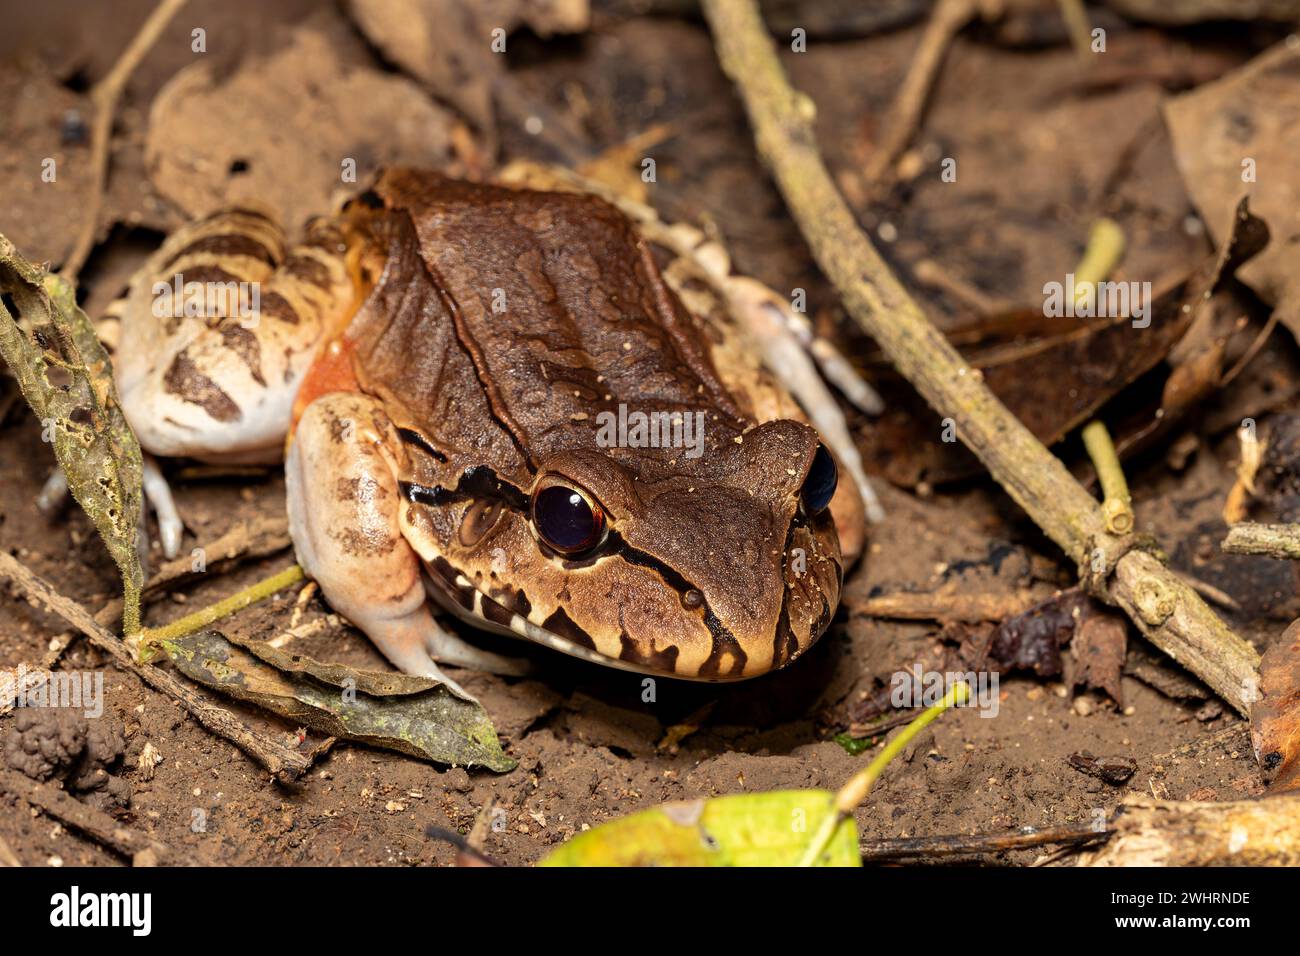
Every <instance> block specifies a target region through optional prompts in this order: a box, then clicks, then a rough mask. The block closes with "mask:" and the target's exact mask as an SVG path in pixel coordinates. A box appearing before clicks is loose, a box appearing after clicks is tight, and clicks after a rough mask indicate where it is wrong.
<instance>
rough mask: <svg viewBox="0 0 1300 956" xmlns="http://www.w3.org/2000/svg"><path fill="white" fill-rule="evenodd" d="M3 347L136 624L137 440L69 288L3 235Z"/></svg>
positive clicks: (140, 580)
mask: <svg viewBox="0 0 1300 956" xmlns="http://www.w3.org/2000/svg"><path fill="white" fill-rule="evenodd" d="M0 293H3V294H4V295H5V296H6V297H7V298H8V301H10V302H12V303H13V305H14V307H15V308H16V310H17V312H18V315H17V316H14V315H11V314H10V313H9V309H8V307H7V305H6V304H5V302H4V301H0V356H3V357H4V360H5V361H6V362H7V363H8V364H9V367H10V369H12V370H13V373H14V378H16V379H17V380H18V387H19V388H20V389H22V393H23V397H24V398H25V399H26V400H27V404H28V405H30V406H31V408H32V411H34V412H35V413H36V417H37V418H39V419H40V421H41V427H42V429H43V431H44V433H45V434H46V435H47V437H48V440H50V441H51V442H52V443H53V445H54V457H55V458H56V459H58V462H59V465H60V466H62V468H63V472H64V474H65V475H66V476H67V479H68V488H69V489H70V490H71V492H72V496H73V497H74V498H76V499H77V502H78V504H80V505H81V507H82V508H84V509H85V511H86V514H88V515H89V516H90V520H91V521H92V522H94V525H95V528H96V529H97V530H98V531H99V534H100V537H101V538H103V539H104V545H105V546H106V547H107V548H108V552H109V554H110V555H112V557H113V560H114V561H115V562H116V563H117V566H118V569H119V570H120V572H121V574H122V585H123V590H124V592H125V600H124V607H123V614H122V619H123V625H124V629H125V631H126V633H128V634H130V633H132V632H134V631H137V630H139V626H140V588H141V587H142V586H143V584H144V568H143V567H142V566H141V563H140V557H139V553H138V552H137V549H136V546H137V541H138V535H139V529H140V516H141V458H140V445H139V443H138V442H137V441H136V438H135V434H134V433H133V432H132V431H131V426H130V425H128V424H127V422H126V418H125V417H124V416H123V415H122V410H121V407H120V406H119V404H118V400H117V389H116V387H115V386H114V384H113V366H112V363H111V362H110V360H109V357H108V353H107V352H105V351H104V347H103V346H102V345H101V344H100V342H99V339H98V338H97V337H96V336H95V330H94V328H93V327H92V326H91V324H90V320H89V319H87V318H86V313H84V312H82V311H81V309H80V308H78V307H77V300H76V294H75V290H74V289H73V288H72V286H70V285H69V284H68V283H67V282H65V281H63V280H62V279H61V278H59V277H58V276H57V275H52V274H50V273H47V272H44V271H43V270H41V269H38V268H37V267H36V266H33V265H32V264H31V263H30V262H28V261H27V260H26V259H24V258H23V257H22V256H21V255H19V254H18V251H17V250H16V249H15V248H14V246H13V243H11V242H10V241H9V240H8V239H6V238H5V237H4V236H0Z"/></svg>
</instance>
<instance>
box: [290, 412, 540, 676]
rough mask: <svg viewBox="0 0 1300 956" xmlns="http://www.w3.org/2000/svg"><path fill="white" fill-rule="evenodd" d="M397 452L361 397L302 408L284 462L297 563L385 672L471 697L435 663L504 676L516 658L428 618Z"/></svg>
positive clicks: (514, 669)
mask: <svg viewBox="0 0 1300 956" xmlns="http://www.w3.org/2000/svg"><path fill="white" fill-rule="evenodd" d="M400 449H401V442H400V440H399V439H398V437H397V435H396V432H395V430H394V428H393V425H392V423H391V422H390V421H389V420H388V417H387V416H386V415H385V414H384V413H383V411H382V410H381V409H380V408H379V406H378V405H377V404H376V403H375V402H374V401H373V400H371V399H369V398H367V397H365V396H363V395H359V394H356V393H347V392H335V393H333V394H330V395H326V396H323V397H321V398H318V399H316V400H315V401H314V402H312V403H311V404H310V405H308V406H307V408H306V410H305V411H304V412H303V415H302V418H300V419H299V421H298V424H297V426H296V427H295V429H294V433H293V441H292V443H291V444H290V446H289V453H288V457H287V459H286V462H285V480H286V483H287V486H288V487H287V491H288V496H287V497H288V507H289V527H290V530H291V532H292V534H293V541H294V546H295V548H296V549H297V552H298V561H299V562H300V563H301V564H302V566H303V568H304V570H306V572H307V573H308V574H309V575H310V576H311V577H312V578H314V579H315V580H316V583H317V584H318V585H319V586H320V589H321V591H322V592H323V593H324V595H325V598H326V600H328V601H329V603H330V604H331V605H332V606H333V607H334V609H335V610H337V611H338V612H339V613H341V614H342V615H343V616H344V617H346V618H348V620H350V621H351V622H352V623H353V624H355V625H356V626H357V627H359V628H360V629H361V630H362V631H364V632H365V633H366V636H368V637H369V638H370V639H371V640H372V641H374V643H375V646H376V647H378V648H379V650H380V651H382V652H383V654H384V656H385V657H387V658H388V660H389V661H391V662H392V663H393V664H394V666H396V667H397V668H399V669H400V670H403V671H405V672H406V673H408V674H417V675H420V676H424V677H432V678H435V679H437V680H441V681H444V682H446V683H447V684H448V686H450V687H451V688H452V689H453V690H455V691H456V692H457V693H458V694H461V695H462V696H464V697H466V698H467V699H471V700H472V699H473V698H471V697H470V696H469V695H468V694H467V693H465V691H464V690H462V689H461V688H460V687H459V686H458V685H457V684H456V683H455V682H454V681H452V680H451V679H450V678H448V677H447V676H446V675H445V674H443V672H442V671H441V670H440V669H439V667H438V664H437V661H442V662H444V663H448V664H455V665H458V666H463V667H469V668H473V669H475V670H485V671H490V672H493V673H507V674H518V673H520V672H521V671H520V662H519V661H517V660H512V659H511V658H506V657H502V656H501V655H498V654H492V653H489V652H487V651H483V650H480V649H479V648H476V647H473V646H472V645H470V644H468V643H466V642H465V641H463V640H461V639H460V638H459V637H457V636H456V635H454V634H450V633H448V632H446V631H444V630H443V629H442V628H441V627H439V625H438V624H437V622H436V621H435V620H434V618H433V615H432V613H431V612H430V610H429V604H428V601H427V596H426V593H425V581H424V567H423V564H422V563H421V561H420V558H419V556H418V555H417V554H416V553H415V550H414V549H413V548H412V547H411V546H410V544H409V543H407V541H406V539H405V538H404V537H403V536H402V529H401V526H400V513H401V508H400V497H399V496H400V491H399V488H398V482H397V471H396V464H397V462H396V458H395V455H396V454H401V451H400ZM435 659H436V660H435Z"/></svg>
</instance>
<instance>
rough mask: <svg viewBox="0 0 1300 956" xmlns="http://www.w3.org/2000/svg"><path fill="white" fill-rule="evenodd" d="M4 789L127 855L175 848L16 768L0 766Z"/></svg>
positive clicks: (163, 852)
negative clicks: (170, 847) (39, 781)
mask: <svg viewBox="0 0 1300 956" xmlns="http://www.w3.org/2000/svg"><path fill="white" fill-rule="evenodd" d="M0 790H7V791H8V792H9V793H12V794H13V795H14V796H15V797H20V798H21V799H23V800H26V801H27V802H28V803H30V804H31V805H32V806H34V807H39V808H40V809H42V810H44V811H45V812H46V813H48V814H49V815H50V816H52V817H54V818H55V819H56V820H59V821H60V822H62V823H66V824H67V825H68V826H70V827H72V828H73V829H75V830H78V831H80V832H81V833H84V834H86V836H88V837H90V838H91V839H92V840H94V841H95V842H96V843H99V844H100V845H102V846H105V847H107V848H108V849H110V850H114V851H116V852H118V853H121V854H122V855H123V856H126V857H133V856H135V854H137V853H140V852H142V851H144V850H152V851H153V853H154V855H155V856H157V857H158V858H160V859H162V858H165V857H166V856H167V854H169V853H170V852H171V850H170V849H169V848H168V846H167V844H165V843H162V842H161V841H159V840H155V839H154V838H153V837H151V836H147V835H146V834H143V833H140V832H139V831H137V830H132V829H131V828H130V827H126V826H123V825H122V824H120V823H118V822H117V821H116V820H114V819H113V818H112V817H110V816H109V815H108V814H107V813H104V812H103V811H102V810H96V809H95V808H94V807H91V806H88V805H86V804H84V803H82V802H81V801H80V800H78V799H76V798H75V797H73V796H72V795H71V794H69V793H67V792H66V791H64V790H60V789H59V788H58V787H53V786H50V785H49V784H48V783H38V782H37V781H35V780H29V779H28V778H27V777H25V776H23V775H22V774H21V773H19V772H18V771H16V770H0Z"/></svg>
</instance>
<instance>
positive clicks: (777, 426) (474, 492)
mask: <svg viewBox="0 0 1300 956" xmlns="http://www.w3.org/2000/svg"><path fill="white" fill-rule="evenodd" d="M669 456H671V457H669ZM835 486H836V466H835V463H834V460H833V459H832V458H831V456H830V455H829V453H828V452H827V451H826V450H825V448H824V446H822V445H821V444H820V443H819V442H818V439H817V435H816V432H815V431H814V430H813V429H812V428H810V427H808V426H807V425H804V424H801V423H798V422H794V421H788V420H785V421H774V422H768V423H766V424H762V425H756V426H753V427H751V428H749V429H748V430H747V431H744V432H743V433H740V432H737V431H730V430H725V429H724V430H723V435H722V437H720V438H719V439H717V441H716V443H715V442H707V443H704V444H703V446H702V448H701V453H700V454H699V455H698V456H697V457H694V458H691V457H688V456H687V454H686V453H685V452H684V451H683V450H682V449H675V450H672V449H659V448H642V449H619V448H611V449H605V448H591V447H582V448H578V449H567V450H562V451H559V452H556V453H553V454H550V455H548V456H547V457H546V458H545V459H544V460H542V461H540V462H538V463H537V466H536V468H535V470H534V471H533V472H532V479H531V484H530V485H529V486H528V487H515V486H514V484H512V483H511V482H510V481H509V480H506V479H503V478H502V477H500V476H498V475H496V474H495V473H493V472H491V471H490V469H487V468H486V467H484V468H479V469H471V471H470V472H469V473H467V474H464V475H463V476H462V478H461V480H460V481H459V482H458V483H457V487H456V489H455V490H454V491H445V492H444V494H443V495H442V500H440V501H435V500H433V498H431V497H430V496H428V495H425V500H424V501H422V502H420V501H419V498H420V496H419V494H418V493H417V494H416V502H417V505H416V506H415V507H412V508H411V509H409V511H410V514H411V516H412V517H411V519H410V520H411V522H412V523H413V524H415V525H416V526H417V527H415V528H414V529H413V530H414V531H415V532H416V535H417V538H418V535H419V533H420V529H419V527H418V525H420V524H421V523H422V520H421V518H420V517H416V513H417V512H421V511H422V512H423V513H424V514H423V523H425V524H426V531H427V532H432V531H433V530H434V529H435V528H437V527H441V529H442V530H443V534H442V535H440V537H442V539H443V540H442V541H441V542H440V544H439V546H438V548H437V549H436V550H437V554H436V555H426V559H429V558H432V560H428V564H429V568H430V571H431V573H432V576H433V578H434V587H435V594H436V596H437V597H438V598H439V599H440V600H441V602H442V603H443V604H444V605H445V606H447V607H449V608H450V609H452V610H454V611H456V612H457V613H459V614H460V615H461V616H462V617H464V618H466V619H470V620H472V621H473V623H475V624H477V625H479V626H486V627H489V628H493V629H496V630H500V631H509V632H513V633H515V634H517V635H519V636H522V637H526V638H528V639H531V640H534V641H537V642H539V643H543V644H547V645H549V646H551V647H553V648H555V649H558V650H562V651H564V652H566V653H569V654H572V655H574V656H578V657H583V658H586V659H590V660H597V661H599V662H600V663H603V664H607V665H613V666H616V667H623V668H626V669H630V670H636V671H641V672H647V673H662V674H668V675H672V676H677V677H685V678H694V679H703V680H736V679H741V678H747V677H754V676H756V675H759V674H762V673H765V672H767V671H769V670H773V669H775V668H778V667H782V666H784V665H785V664H787V663H789V662H790V661H792V660H794V659H795V658H796V657H798V656H799V655H800V654H802V653H803V652H804V651H806V650H807V649H808V648H809V647H810V646H811V645H812V644H813V642H814V641H816V640H817V638H818V637H819V636H820V635H821V633H822V631H823V630H824V629H825V627H826V625H827V624H828V623H829V621H830V619H831V616H832V615H833V613H834V611H835V608H836V606H837V604H838V602H839V592H840V584H841V579H842V569H841V562H840V549H839V542H838V539H837V537H836V533H835V528H834V524H833V522H832V520H831V516H830V512H829V509H828V505H829V503H830V499H831V496H832V494H833V493H834V490H835ZM420 504H422V505H423V506H424V507H423V508H421V507H419V505H420ZM453 528H454V532H453V530H452V529H453ZM417 548H419V545H418V544H417ZM420 550H422V551H424V550H425V549H420Z"/></svg>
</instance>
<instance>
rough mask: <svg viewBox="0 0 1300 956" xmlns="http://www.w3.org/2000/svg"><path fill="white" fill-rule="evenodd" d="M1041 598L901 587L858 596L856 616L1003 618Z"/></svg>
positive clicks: (852, 609) (853, 611) (1021, 593)
mask: <svg viewBox="0 0 1300 956" xmlns="http://www.w3.org/2000/svg"><path fill="white" fill-rule="evenodd" d="M1040 600H1041V598H1039V597H1037V596H1035V595H1034V594H1033V593H1032V592H1030V591H1013V592H1011V593H1008V594H940V593H936V592H933V591H929V592H916V591H899V592H897V593H894V594H879V595H876V596H875V597H868V598H863V599H861V600H854V601H852V602H851V603H850V604H849V611H850V613H851V614H852V615H853V616H854V617H879V618H889V619H892V620H899V621H967V622H971V623H976V622H979V621H1001V620H1003V619H1004V618H1008V617H1011V616H1012V615H1015V614H1020V613H1021V612H1023V611H1027V610H1029V609H1030V608H1031V607H1033V606H1034V605H1035V604H1037V603H1038V602H1039V601H1040Z"/></svg>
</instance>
